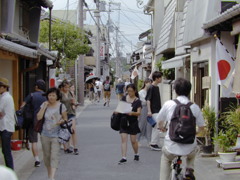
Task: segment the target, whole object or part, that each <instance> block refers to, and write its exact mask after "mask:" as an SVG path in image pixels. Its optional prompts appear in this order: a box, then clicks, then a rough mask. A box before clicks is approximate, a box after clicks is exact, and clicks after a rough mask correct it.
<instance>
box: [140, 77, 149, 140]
mask: <svg viewBox="0 0 240 180" xmlns="http://www.w3.org/2000/svg"><path fill="white" fill-rule="evenodd" d="M151 83H152V80H151V79H149V78H147V79H146V80H145V81H144V84H143V87H142V89H141V90H140V91H139V92H138V94H139V98H140V100H141V102H142V111H141V115H140V116H139V120H138V125H139V128H140V130H141V133H139V134H138V136H137V138H138V141H140V140H141V139H144V138H146V139H147V142H148V143H150V142H151V133H152V127H151V125H150V124H149V123H148V122H147V102H146V100H145V97H146V95H147V90H148V87H149V86H150V85H151Z"/></svg>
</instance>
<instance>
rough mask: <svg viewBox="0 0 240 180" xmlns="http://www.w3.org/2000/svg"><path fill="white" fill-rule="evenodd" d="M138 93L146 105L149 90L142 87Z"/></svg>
mask: <svg viewBox="0 0 240 180" xmlns="http://www.w3.org/2000/svg"><path fill="white" fill-rule="evenodd" d="M138 95H139V99H140V100H141V102H142V105H146V104H147V101H146V99H145V98H146V95H147V91H146V90H145V89H141V90H140V91H139V92H138Z"/></svg>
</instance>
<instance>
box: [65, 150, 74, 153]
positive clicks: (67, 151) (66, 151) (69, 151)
mask: <svg viewBox="0 0 240 180" xmlns="http://www.w3.org/2000/svg"><path fill="white" fill-rule="evenodd" d="M64 152H65V154H71V153H72V152H73V151H72V150H70V149H66V150H64Z"/></svg>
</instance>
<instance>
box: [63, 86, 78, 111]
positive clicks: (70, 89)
mask: <svg viewBox="0 0 240 180" xmlns="http://www.w3.org/2000/svg"><path fill="white" fill-rule="evenodd" d="M60 92H62V91H60ZM69 93H70V95H71V96H72V98H74V99H75V100H76V104H73V105H72V108H73V109H76V106H77V104H78V103H77V99H76V96H75V86H74V84H73V83H70V87H69Z"/></svg>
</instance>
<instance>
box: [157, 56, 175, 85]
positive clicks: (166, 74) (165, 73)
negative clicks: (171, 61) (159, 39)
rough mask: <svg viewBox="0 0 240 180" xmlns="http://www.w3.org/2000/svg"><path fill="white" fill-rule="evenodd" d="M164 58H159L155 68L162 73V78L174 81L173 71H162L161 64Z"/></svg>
mask: <svg viewBox="0 0 240 180" xmlns="http://www.w3.org/2000/svg"><path fill="white" fill-rule="evenodd" d="M165 60H166V58H165V57H161V58H160V59H159V60H158V61H157V62H156V66H157V67H158V69H159V71H160V72H162V73H163V77H165V78H166V79H169V80H174V78H175V77H174V76H175V70H174V69H173V68H172V69H162V62H163V61H165Z"/></svg>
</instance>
